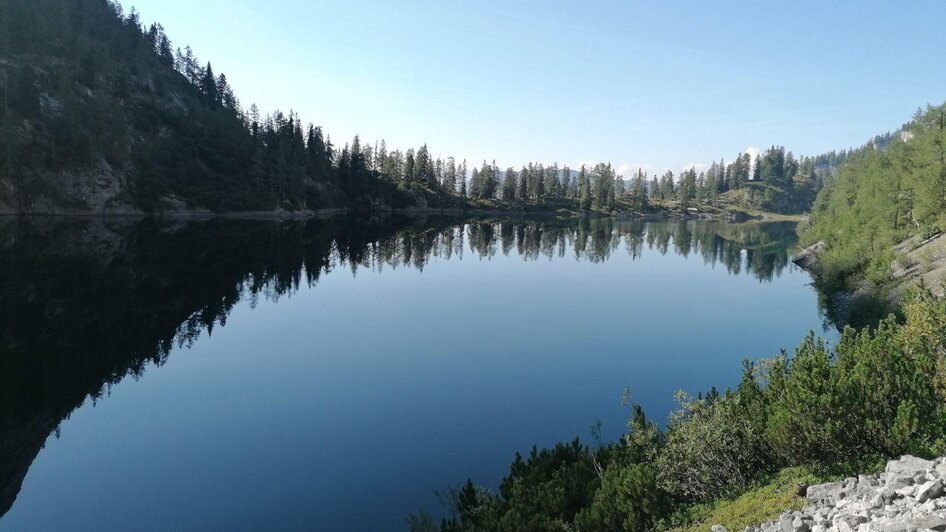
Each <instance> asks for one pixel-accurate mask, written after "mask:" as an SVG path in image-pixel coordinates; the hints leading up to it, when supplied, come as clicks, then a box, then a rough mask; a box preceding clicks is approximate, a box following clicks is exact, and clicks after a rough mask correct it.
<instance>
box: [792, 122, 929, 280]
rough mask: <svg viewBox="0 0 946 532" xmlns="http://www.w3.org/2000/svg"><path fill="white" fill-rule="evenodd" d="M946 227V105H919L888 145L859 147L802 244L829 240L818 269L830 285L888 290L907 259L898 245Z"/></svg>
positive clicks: (830, 185)
mask: <svg viewBox="0 0 946 532" xmlns="http://www.w3.org/2000/svg"><path fill="white" fill-rule="evenodd" d="M944 229H946V104H943V105H939V106H929V107H927V108H926V109H923V110H918V111H917V112H916V114H915V116H914V117H913V119H912V120H911V121H910V122H908V123H907V124H905V125H904V126H903V127H902V128H901V129H900V130H899V131H898V132H897V134H896V135H894V136H892V137H888V138H887V139H886V142H881V143H871V144H869V145H867V146H865V147H864V148H862V149H860V150H857V151H856V152H853V153H852V154H851V155H850V157H848V159H847V161H846V162H845V164H844V165H842V166H840V167H839V169H838V171H837V172H836V175H835V176H834V177H833V178H832V179H830V180H828V181H827V182H826V185H825V187H824V189H823V190H822V191H821V192H820V194H818V197H817V200H816V201H815V203H814V205H813V207H812V211H811V223H810V225H809V226H808V227H807V228H805V229H804V230H803V232H802V243H803V245H811V244H815V243H817V242H821V243H822V244H823V245H824V251H823V252H822V253H820V254H819V258H818V266H817V274H818V276H819V278H820V280H819V282H820V283H821V284H822V285H823V286H822V288H823V289H825V290H827V291H838V290H841V291H854V290H857V289H858V288H859V287H863V286H864V284H865V283H866V284H867V285H869V286H870V287H873V288H875V289H877V290H879V291H880V292H885V290H886V285H887V284H888V283H889V282H890V281H891V278H892V273H893V272H892V264H893V263H894V262H895V261H897V260H900V259H901V257H898V256H896V254H895V253H894V251H893V248H894V246H895V245H896V244H898V243H900V242H902V241H904V240H906V239H907V238H910V237H918V238H919V239H920V240H926V239H929V238H931V237H934V236H936V235H938V234H939V233H941V232H942V231H943V230H944ZM881 295H883V294H881Z"/></svg>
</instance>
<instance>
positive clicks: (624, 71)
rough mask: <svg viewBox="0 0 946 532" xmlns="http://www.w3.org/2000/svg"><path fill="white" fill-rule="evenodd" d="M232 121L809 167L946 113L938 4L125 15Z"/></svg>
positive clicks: (511, 160)
mask: <svg viewBox="0 0 946 532" xmlns="http://www.w3.org/2000/svg"><path fill="white" fill-rule="evenodd" d="M122 4H123V5H124V7H125V8H126V10H127V9H129V8H130V7H132V6H134V7H136V8H137V9H138V11H139V12H140V13H141V17H142V21H143V22H146V23H150V22H152V21H158V22H161V23H162V24H163V25H164V27H165V29H166V30H167V32H168V34H169V36H170V37H171V39H172V40H173V41H174V44H175V46H181V47H183V46H184V45H185V44H190V45H191V46H192V47H193V48H194V50H195V52H196V54H197V57H198V58H199V59H200V60H201V61H207V60H209V61H211V63H212V64H213V67H214V71H215V72H218V73H219V72H224V73H226V75H227V78H228V79H229V80H230V82H231V84H232V85H233V86H234V88H235V91H236V93H237V95H238V96H239V97H240V99H241V102H242V103H243V104H244V105H245V106H249V105H250V104H251V103H254V102H255V103H256V104H257V105H259V107H260V109H261V110H262V111H264V112H269V111H272V110H275V109H277V108H278V109H282V110H283V111H288V110H289V109H290V108H291V109H293V110H295V111H297V112H299V113H300V114H301V115H302V119H303V120H304V121H306V122H313V123H315V124H317V125H321V126H323V127H324V128H325V129H326V131H327V132H328V133H329V134H330V135H331V137H332V139H333V141H334V142H335V143H336V144H341V143H343V142H345V141H346V140H348V139H350V138H351V137H353V136H354V135H355V134H356V133H358V134H360V135H361V137H362V139H363V141H365V140H367V141H369V142H373V141H374V140H375V139H381V138H384V139H386V140H387V143H388V146H389V148H393V147H398V148H402V149H406V148H407V147H411V146H415V147H416V146H418V145H420V144H422V143H427V144H428V145H429V147H430V149H431V151H432V152H433V154H434V155H442V156H444V157H446V156H450V155H453V156H456V157H457V158H459V159H463V158H466V159H469V160H470V161H471V163H475V164H478V163H479V162H481V161H482V160H483V159H489V160H492V159H496V161H497V163H498V164H499V165H500V166H503V167H505V166H509V165H516V166H518V165H521V164H522V163H523V162H527V161H533V160H534V161H542V162H545V163H552V162H558V163H559V164H569V165H572V166H573V167H574V166H576V165H577V164H579V163H580V162H583V161H611V162H613V163H614V164H615V165H616V166H618V167H623V168H622V169H632V168H636V167H637V166H644V167H645V168H646V169H649V170H651V171H662V170H664V169H672V170H674V171H677V170H679V169H680V168H681V167H683V166H686V165H688V164H692V163H708V162H710V161H711V160H714V159H717V160H718V159H719V158H722V157H725V158H726V159H727V160H728V159H731V158H732V157H733V156H734V155H736V154H737V153H738V152H740V151H743V150H746V149H747V148H749V147H754V148H760V147H765V146H768V145H771V144H783V145H785V146H786V147H787V148H788V149H790V150H793V151H794V152H795V153H796V154H807V155H813V154H817V153H821V152H824V151H829V150H832V149H841V148H845V147H850V146H856V145H860V144H863V143H864V142H865V141H866V140H867V139H869V138H870V137H872V136H873V135H875V134H878V133H883V132H885V131H889V130H893V129H896V128H897V127H898V126H900V125H901V124H902V123H904V122H906V121H907V120H909V118H910V117H911V116H912V114H913V112H914V111H915V110H916V109H917V108H918V107H920V106H925V105H926V104H927V103H933V104H939V103H942V102H943V101H944V100H946V36H944V28H946V26H944V25H943V21H946V1H942V0H897V1H890V0H887V1H870V0H858V1H855V0H847V1H840V0H839V1H831V2H825V1H823V0H818V1H815V0H804V1H799V0H793V1H787V0H784V1H778V2H775V1H729V0H727V1H722V0H719V1H686V2H684V1H673V2H668V1H659V0H653V1H631V0H623V1H622V0H602V1H572V2H565V1H558V0H541V1H538V0H536V1H515V2H511V1H500V0H439V1H421V0H405V1H391V0H361V1H357V2H356V1H350V0H344V1H343V0H337V1H334V0H333V1H319V0H315V1H307V0H270V1H266V2H262V1H258V0H196V1H195V0H122Z"/></svg>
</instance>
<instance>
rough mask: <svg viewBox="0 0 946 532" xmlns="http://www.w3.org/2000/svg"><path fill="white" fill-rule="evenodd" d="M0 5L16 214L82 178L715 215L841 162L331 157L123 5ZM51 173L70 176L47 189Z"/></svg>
mask: <svg viewBox="0 0 946 532" xmlns="http://www.w3.org/2000/svg"><path fill="white" fill-rule="evenodd" d="M0 9H2V12H3V13H4V16H3V17H0V56H2V57H3V58H4V59H5V60H4V61H3V62H0V91H2V106H0V142H2V146H3V149H2V152H0V179H3V180H4V181H6V182H7V183H9V184H10V187H9V188H10V189H12V190H13V191H14V192H13V195H14V197H13V198H7V202H8V203H15V204H17V205H19V206H20V207H22V209H23V210H24V211H29V210H30V207H31V206H32V205H33V204H35V203H37V202H42V201H57V202H60V203H66V204H70V205H72V204H74V205H75V206H79V205H80V204H81V203H82V202H83V201H84V200H85V199H86V198H87V197H88V196H90V195H92V194H90V192H89V190H86V189H84V188H83V187H82V186H81V183H80V182H79V180H78V179H77V178H76V177H75V176H76V175H77V174H78V173H81V172H82V171H85V172H88V173H98V174H106V175H111V174H115V173H117V174H119V175H120V176H125V177H127V179H126V180H124V181H122V180H121V179H119V181H121V186H123V187H125V189H126V192H127V193H126V194H119V195H118V196H116V197H115V198H114V199H112V200H111V201H116V202H123V201H125V202H130V203H131V204H133V205H134V206H136V207H138V208H141V209H144V210H146V211H159V210H164V209H171V210H173V209H179V208H186V207H190V208H198V207H199V208H210V209H214V210H271V209H307V208H318V207H331V206H350V205H354V206H379V205H385V206H389V207H397V206H409V205H413V204H416V203H418V201H417V200H418V198H419V197H423V200H424V201H423V202H420V203H426V204H427V205H431V204H433V205H434V206H438V205H439V206H445V205H452V206H457V205H466V204H469V203H470V202H473V203H474V204H476V203H480V202H486V203H488V204H489V205H490V206H492V207H500V208H501V207H503V206H509V205H513V204H515V205H521V204H533V205H540V206H550V207H556V208H557V207H563V208H568V209H575V210H585V211H591V210H596V211H602V212H611V211H614V210H626V209H636V210H639V211H646V210H648V209H649V208H651V206H652V204H653V203H655V202H663V203H665V202H679V205H680V206H682V207H683V208H687V207H690V206H692V205H699V204H711V205H715V204H716V202H717V201H718V199H719V198H720V196H721V195H725V194H726V193H727V192H729V191H738V190H747V191H748V193H747V194H745V195H744V196H745V197H743V198H742V201H743V202H744V203H746V204H747V205H748V206H757V207H761V208H766V207H771V208H773V209H782V210H784V209H786V208H788V207H786V202H781V203H780V202H779V201H776V200H778V199H779V198H781V197H782V196H786V195H792V194H794V192H795V190H796V189H797V188H803V189H804V190H806V191H807V190H809V189H812V190H813V189H817V187H818V186H819V185H818V184H819V183H820V179H821V176H822V175H823V174H824V173H825V172H826V171H827V170H826V169H827V168H829V167H830V165H831V164H834V163H836V162H837V161H838V160H839V159H841V158H843V157H844V156H845V153H844V152H842V154H841V155H840V156H839V155H837V154H830V155H828V156H819V157H818V158H800V159H796V158H795V157H794V156H793V154H792V153H791V152H788V153H785V150H784V148H781V147H772V148H771V149H770V150H768V151H767V152H766V153H765V154H764V155H763V156H762V157H760V158H757V160H756V161H755V164H754V165H753V162H752V158H751V157H750V156H749V155H748V154H739V155H738V156H737V157H736V158H735V159H734V160H733V161H731V162H729V163H726V162H724V161H722V160H721V161H719V162H718V163H716V162H714V163H713V165H711V166H710V168H709V169H708V170H707V171H705V172H700V173H697V172H696V171H695V170H692V169H691V170H687V171H685V172H683V173H682V174H681V175H679V176H674V175H673V173H672V172H668V173H666V174H664V175H662V176H657V175H654V176H649V175H647V174H645V173H643V172H641V171H638V172H637V174H636V175H634V176H632V177H631V178H629V179H627V180H625V179H624V177H623V176H619V175H616V173H615V170H614V168H613V167H612V166H611V165H610V164H597V165H594V166H592V167H582V168H580V169H577V170H575V169H570V168H568V167H567V166H565V167H561V168H560V167H559V166H558V164H552V165H548V166H546V165H543V164H540V163H531V164H528V165H526V166H523V167H522V168H520V169H515V168H507V169H505V170H503V169H501V168H499V167H498V166H497V165H496V163H495V161H494V162H493V163H487V162H486V161H483V163H482V164H481V165H480V166H479V167H478V168H477V167H472V168H470V167H469V165H468V163H467V161H466V160H462V161H461V160H460V159H459V158H455V157H441V156H436V157H435V156H434V155H433V154H432V153H431V151H430V149H429V148H428V147H427V146H426V145H423V146H421V147H419V148H417V149H416V150H415V149H408V150H406V151H401V150H398V149H390V148H389V147H388V146H387V145H386V142H385V141H383V140H381V141H378V142H374V143H367V142H364V141H363V140H362V139H359V138H358V137H357V136H356V137H355V138H354V139H353V140H352V141H350V142H347V143H345V144H344V145H341V146H338V145H335V144H333V143H332V141H331V139H330V138H329V136H328V135H327V134H326V133H325V132H323V131H322V130H321V128H319V127H316V126H314V125H312V124H307V123H305V122H303V120H302V119H301V118H300V117H299V115H298V114H297V113H294V112H288V113H283V112H281V111H276V112H273V113H270V114H268V115H265V116H263V115H261V113H260V110H259V109H258V108H257V107H256V106H255V105H251V106H249V108H244V107H243V106H242V105H241V103H240V100H239V98H238V97H237V95H236V94H235V92H234V90H233V88H232V87H231V86H230V84H229V82H228V80H227V77H226V75H225V74H223V73H217V72H215V70H214V68H213V66H212V65H211V64H210V63H203V62H201V61H200V60H198V58H197V57H196V55H195V54H194V52H193V50H191V49H190V47H184V49H183V50H182V49H181V48H179V47H175V46H174V44H173V43H172V41H171V39H170V38H169V37H168V35H167V34H166V33H165V31H164V29H163V28H162V26H161V25H160V24H157V23H154V24H150V25H147V26H146V25H143V24H142V21H141V20H140V16H139V15H138V13H137V12H135V11H134V10H132V11H131V12H129V13H127V14H126V13H125V12H124V10H123V9H122V7H121V5H119V4H118V3H117V2H112V1H109V0H76V1H73V2H60V1H57V0H0ZM49 174H55V175H60V176H61V175H63V174H67V175H69V176H72V178H71V179H72V181H71V182H67V183H65V185H66V186H63V183H62V182H61V181H63V180H62V179H60V180H55V179H53V180H50V179H46V180H44V179H40V177H43V176H47V177H48V175H49ZM799 176H803V177H805V179H799V178H798V177H799ZM67 181H68V180H67ZM70 187H71V188H70ZM87 188H88V187H87ZM126 196H127V197H126ZM2 199H4V198H0V200H2ZM496 201H499V202H501V203H500V204H496V203H495V202H496ZM788 203H789V204H791V205H789V206H790V207H792V208H795V206H796V204H800V205H801V207H799V208H806V207H807V205H806V204H805V202H804V201H801V202H799V201H795V200H792V201H791V202H788ZM796 210H797V209H796Z"/></svg>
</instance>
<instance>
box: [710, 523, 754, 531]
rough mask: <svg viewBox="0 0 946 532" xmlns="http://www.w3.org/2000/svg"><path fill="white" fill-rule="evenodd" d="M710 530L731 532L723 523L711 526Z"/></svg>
mask: <svg viewBox="0 0 946 532" xmlns="http://www.w3.org/2000/svg"><path fill="white" fill-rule="evenodd" d="M747 530H748V529H747ZM710 532H729V531H728V530H726V527H724V526H723V525H713V526H712V527H711V528H710Z"/></svg>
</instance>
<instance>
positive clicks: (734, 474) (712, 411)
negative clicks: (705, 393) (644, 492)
mask: <svg viewBox="0 0 946 532" xmlns="http://www.w3.org/2000/svg"><path fill="white" fill-rule="evenodd" d="M678 402H679V403H680V410H679V411H677V412H676V413H675V414H673V416H672V417H671V421H670V424H669V426H668V429H667V441H666V444H665V445H664V446H663V448H662V449H661V450H660V455H659V457H658V459H657V468H658V471H659V473H658V478H659V480H660V485H661V487H662V488H664V489H666V490H667V491H668V492H670V493H672V494H673V495H674V496H675V497H677V498H678V499H681V500H685V501H705V500H710V499H715V498H718V497H723V496H726V495H730V494H732V493H735V492H737V491H739V490H741V489H743V488H745V487H746V486H748V485H749V483H750V482H751V481H752V479H754V478H756V477H757V476H758V475H759V474H760V473H761V472H762V471H764V470H765V468H766V453H765V450H764V449H765V446H764V443H763V441H762V438H761V435H760V434H759V433H757V432H756V431H755V430H753V426H752V422H751V420H750V419H748V418H747V417H745V416H744V415H743V414H742V409H741V408H740V405H739V402H738V400H737V399H736V397H734V396H726V397H723V398H721V399H719V400H716V401H711V402H710V401H703V400H692V399H690V398H688V397H686V396H685V395H683V394H679V395H678Z"/></svg>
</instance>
